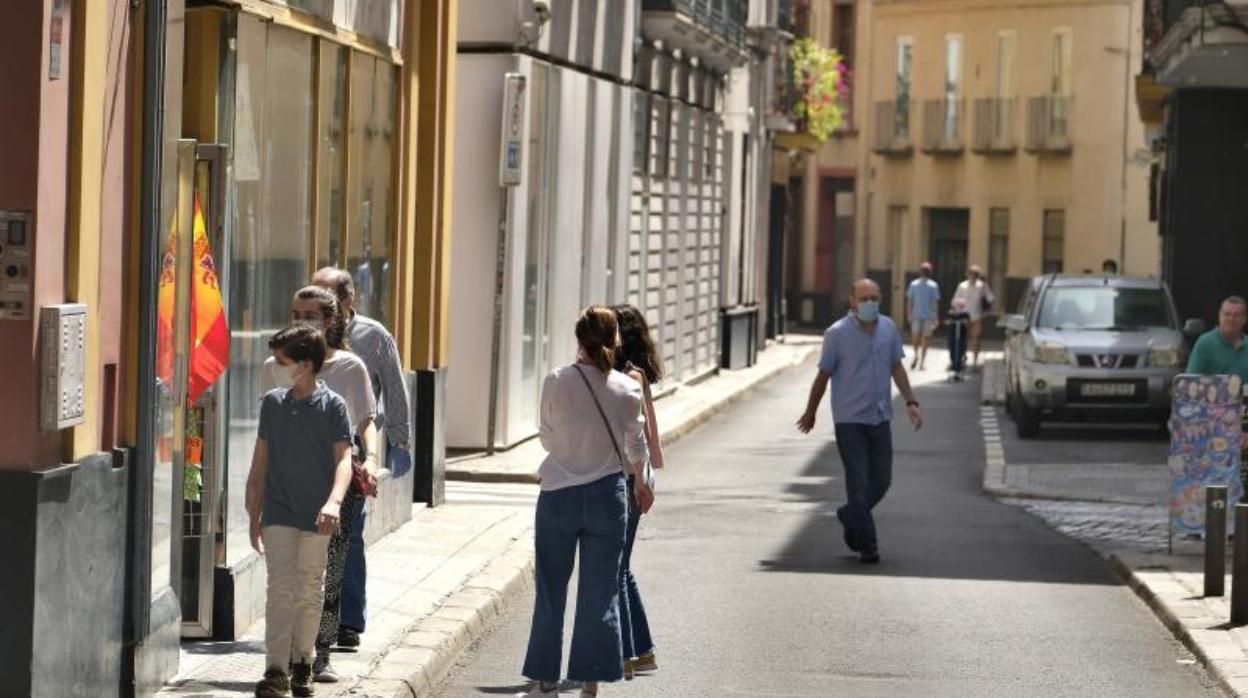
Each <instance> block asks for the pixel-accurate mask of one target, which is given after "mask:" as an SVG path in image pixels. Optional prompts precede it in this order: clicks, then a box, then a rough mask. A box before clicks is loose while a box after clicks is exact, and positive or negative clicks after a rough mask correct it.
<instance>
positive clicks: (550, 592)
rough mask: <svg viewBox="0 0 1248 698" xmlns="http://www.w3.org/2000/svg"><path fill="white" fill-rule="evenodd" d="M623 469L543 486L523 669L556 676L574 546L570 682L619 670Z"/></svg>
mask: <svg viewBox="0 0 1248 698" xmlns="http://www.w3.org/2000/svg"><path fill="white" fill-rule="evenodd" d="M624 490H625V482H624V476H623V475H620V474H616V475H609V476H607V477H604V478H602V479H600V480H596V481H594V482H590V483H587V484H584V485H577V486H574V487H566V488H563V489H559V490H550V491H546V492H542V493H541V494H540V495H538V498H537V515H536V522H535V530H534V534H533V538H534V547H535V548H536V553H537V556H536V559H535V570H534V576H535V577H536V579H537V598H536V599H535V600H534V602H533V625H532V628H531V629H530V631H529V649H528V653H527V655H526V656H525V659H524V675H525V676H527V677H529V678H530V679H534V680H538V681H558V680H559V678H560V677H559V673H560V672H559V667H560V664H561V662H562V659H563V614H564V610H565V609H566V607H567V603H568V582H569V580H570V579H571V577H572V566H573V563H574V562H575V560H576V556H577V551H578V548H579V551H580V579H579V580H578V581H577V586H576V620H575V621H574V624H573V629H572V649H571V652H570V654H569V656H568V678H569V679H570V680H572V681H619V680H620V679H621V678H623V677H624V655H623V648H622V646H621V642H620V596H619V586H620V555H621V554H622V553H623V551H624V536H625V531H626V529H627V522H628V512H627V506H628V505H627V504H626V503H625V491H624Z"/></svg>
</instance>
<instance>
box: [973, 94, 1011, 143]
mask: <svg viewBox="0 0 1248 698" xmlns="http://www.w3.org/2000/svg"><path fill="white" fill-rule="evenodd" d="M1016 103H1017V102H1016V100H1014V99H999V98H995V97H993V98H988V99H977V100H975V130H974V132H973V135H972V137H971V150H973V151H975V152H976V153H979V154H981V155H1009V154H1011V153H1013V152H1014V151H1015V150H1017V148H1018V143H1017V141H1016V139H1015V136H1014V114H1015V111H1016V109H1017V106H1016Z"/></svg>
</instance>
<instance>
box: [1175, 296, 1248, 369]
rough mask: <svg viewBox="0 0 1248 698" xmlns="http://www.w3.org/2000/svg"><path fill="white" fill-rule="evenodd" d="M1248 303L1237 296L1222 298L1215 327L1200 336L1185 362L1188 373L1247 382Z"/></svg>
mask: <svg viewBox="0 0 1248 698" xmlns="http://www.w3.org/2000/svg"><path fill="white" fill-rule="evenodd" d="M1245 324H1248V303H1246V302H1245V301H1244V299H1243V298H1241V297H1239V296H1231V297H1230V298H1227V299H1226V300H1224V301H1222V308H1221V309H1220V310H1219V311H1218V326H1217V327H1216V328H1214V329H1212V330H1209V331H1208V332H1206V333H1204V334H1203V335H1201V336H1200V339H1198V340H1196V346H1194V347H1192V355H1191V357H1190V358H1189V359H1188V361H1187V372H1188V373H1196V374H1200V375H1205V376H1208V375H1221V374H1225V375H1236V376H1239V377H1240V379H1241V380H1243V381H1245V383H1248V342H1245V341H1244V325H1245Z"/></svg>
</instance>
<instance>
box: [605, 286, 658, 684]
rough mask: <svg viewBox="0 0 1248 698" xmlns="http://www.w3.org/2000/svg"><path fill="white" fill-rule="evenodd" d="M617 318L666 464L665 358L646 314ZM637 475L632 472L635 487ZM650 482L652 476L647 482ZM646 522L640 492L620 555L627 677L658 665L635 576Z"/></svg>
mask: <svg viewBox="0 0 1248 698" xmlns="http://www.w3.org/2000/svg"><path fill="white" fill-rule="evenodd" d="M611 309H612V310H613V311H615V319H616V321H617V322H618V323H619V327H620V350H619V351H618V352H616V355H615V370H617V371H619V372H621V373H624V374H627V375H628V377H629V378H632V379H633V380H635V381H637V383H639V384H640V385H641V394H642V397H643V398H644V400H645V402H644V404H643V410H642V411H643V414H644V415H645V418H646V429H645V434H646V446H647V448H648V450H649V454H650V464H651V465H652V466H654V467H655V468H662V467H663V445H662V443H661V441H660V439H659V424H658V420H657V418H656V417H655V414H654V395H653V394H652V393H651V392H650V386H651V385H653V384H654V383H657V382H658V381H659V380H661V379H662V378H663V360H662V359H661V358H659V352H658V351H656V350H655V347H654V339H653V338H651V337H650V326H649V325H648V324H647V323H646V316H645V315H643V314H642V313H641V311H640V310H638V309H637V308H634V307H633V306H631V305H616V306H613V307H612V308H611ZM634 480H635V478H633V477H632V476H631V475H630V476H629V478H628V489H629V492H630V493H631V492H632V490H633V487H634V486H635V484H636V483H635V482H634ZM647 484H649V485H650V486H651V487H653V486H654V483H653V482H648V483H647ZM640 523H641V509H640V508H638V506H637V501H636V498H634V497H632V496H631V494H630V496H629V498H628V532H627V536H626V537H625V539H624V554H623V556H622V557H621V558H620V637H621V640H622V641H623V643H624V678H625V679H631V678H633V675H634V673H636V672H638V671H657V670H658V668H659V665H658V661H657V659H656V658H655V655H654V639H653V638H652V637H651V635H650V622H649V620H648V619H647V618H646V608H645V606H644V605H642V603H641V593H640V592H639V591H638V589H637V580H636V578H634V576H633V570H632V558H633V545H634V544H635V543H636V542H637V526H638V524H640Z"/></svg>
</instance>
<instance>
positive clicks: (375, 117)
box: [345, 53, 398, 325]
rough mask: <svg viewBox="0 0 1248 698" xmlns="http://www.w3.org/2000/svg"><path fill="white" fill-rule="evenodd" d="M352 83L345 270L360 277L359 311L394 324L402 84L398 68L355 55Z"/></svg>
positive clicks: (348, 129)
mask: <svg viewBox="0 0 1248 698" xmlns="http://www.w3.org/2000/svg"><path fill="white" fill-rule="evenodd" d="M350 83H351V96H350V104H351V106H350V118H349V120H348V127H347V149H348V165H347V172H348V175H347V256H346V260H345V261H346V269H347V271H349V272H351V274H352V275H353V276H354V277H355V295H356V310H358V311H359V312H360V313H362V314H364V315H367V316H369V317H371V318H373V319H375V320H378V321H379V322H381V323H383V324H386V325H390V324H391V318H390V315H391V312H392V310H391V300H392V297H393V295H392V292H391V288H392V286H393V284H392V282H391V277H392V274H391V268H390V262H389V259H390V250H391V249H392V247H393V244H394V237H393V236H394V232H395V230H396V228H397V227H398V226H397V225H396V224H395V220H394V219H395V204H394V201H395V200H394V153H395V117H396V114H397V105H396V99H397V97H396V94H395V93H396V91H397V89H398V81H397V79H396V76H395V68H394V66H392V65H390V64H389V63H386V62H384V61H379V60H377V59H376V58H373V57H372V56H368V55H365V54H362V53H355V54H354V55H353V56H352V58H351V76H350Z"/></svg>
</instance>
